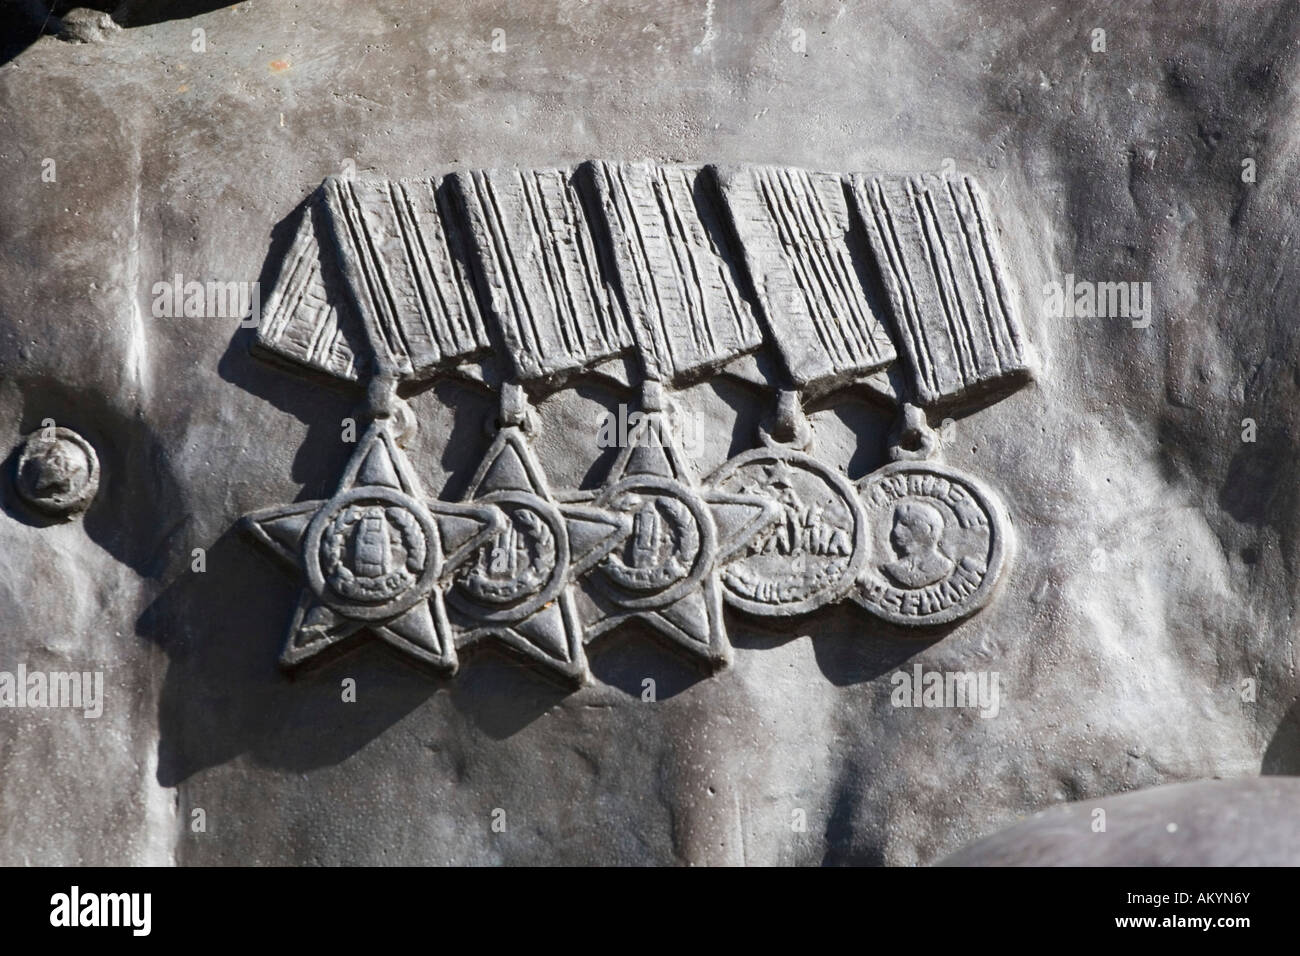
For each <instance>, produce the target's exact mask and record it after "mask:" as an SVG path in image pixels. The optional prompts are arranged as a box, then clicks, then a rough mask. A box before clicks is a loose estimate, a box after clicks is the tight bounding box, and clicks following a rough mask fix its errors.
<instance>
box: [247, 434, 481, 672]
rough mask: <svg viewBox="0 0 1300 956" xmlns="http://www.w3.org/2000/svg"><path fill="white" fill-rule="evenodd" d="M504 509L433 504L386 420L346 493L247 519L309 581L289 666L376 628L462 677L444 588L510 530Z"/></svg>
mask: <svg viewBox="0 0 1300 956" xmlns="http://www.w3.org/2000/svg"><path fill="white" fill-rule="evenodd" d="M501 520H502V518H501V514H500V512H498V511H497V510H496V509H495V508H491V507H483V506H477V505H467V504H456V503H450V502H445V501H439V500H438V499H436V498H426V497H424V495H423V494H422V492H421V491H420V486H419V482H418V480H417V479H416V477H415V473H414V471H413V470H412V469H411V465H410V463H409V462H408V461H407V459H406V455H405V454H404V453H403V452H402V451H401V449H399V448H398V447H397V443H396V442H395V441H394V439H393V436H392V433H391V431H390V428H389V426H388V424H387V422H386V421H385V420H383V419H381V420H379V421H376V422H375V423H374V424H373V425H371V426H370V428H369V429H368V430H367V431H366V434H365V435H364V437H363V438H362V439H361V441H360V443H359V444H358V446H357V449H356V451H355V452H354V453H353V455H352V458H351V460H350V461H349V462H348V466H347V468H346V469H345V470H344V473H343V478H342V480H341V481H340V482H339V486H338V491H337V492H336V493H335V494H334V496H333V497H332V498H329V499H328V500H325V501H304V502H299V503H297V504H291V505H284V506H282V507H278V508H267V509H264V510H262V511H255V512H253V513H251V514H248V515H245V516H244V518H243V521H242V522H241V524H242V526H243V527H244V528H245V529H246V530H247V531H248V532H249V533H251V534H252V536H253V537H254V538H256V539H257V540H258V541H260V542H261V543H262V544H264V545H266V546H267V547H268V548H270V549H271V551H273V552H274V553H275V554H277V555H279V556H280V557H281V558H282V559H284V560H285V561H287V562H288V563H289V564H291V565H293V566H294V567H295V568H296V569H297V570H298V572H299V574H300V575H301V576H302V577H303V578H304V579H305V580H306V582H307V587H305V588H304V589H303V591H302V595H301V597H300V599H299V601H298V607H297V610H296V611H295V612H294V616H293V623H292V624H291V625H290V627H289V635H288V639H287V640H286V642H285V646H284V651H283V653H282V655H281V657H280V663H281V664H282V665H284V666H286V667H293V666H296V665H298V664H301V663H303V662H305V661H307V660H310V659H312V658H315V657H317V656H318V655H320V654H321V653H322V652H324V651H326V650H331V649H333V650H341V649H342V646H343V645H344V643H345V642H347V641H348V638H351V637H352V636H353V635H355V634H357V633H358V632H361V631H364V630H368V631H370V632H371V633H373V634H374V635H376V636H378V637H379V638H380V639H382V640H384V641H385V642H387V643H388V644H390V645H392V646H393V647H395V648H397V649H398V650H400V651H402V652H403V653H405V654H408V655H411V656H413V657H414V658H416V659H417V660H419V661H421V662H423V663H425V664H428V665H431V666H433V667H435V668H437V669H439V670H444V671H448V672H455V670H456V650H455V646H454V643H453V641H452V639H451V636H450V628H449V626H448V623H447V616H446V610H445V607H444V604H443V593H442V591H443V588H444V585H445V583H446V580H447V576H448V575H449V574H450V573H451V572H452V571H454V570H455V568H456V567H457V566H458V565H459V564H460V563H461V562H462V561H463V560H465V559H466V558H467V557H468V556H469V555H471V554H472V553H473V552H474V550H475V548H477V547H478V545H480V544H481V543H482V542H483V541H485V540H487V539H489V538H490V537H491V536H492V535H493V534H494V533H495V532H496V531H497V530H498V529H499V527H500V525H501Z"/></svg>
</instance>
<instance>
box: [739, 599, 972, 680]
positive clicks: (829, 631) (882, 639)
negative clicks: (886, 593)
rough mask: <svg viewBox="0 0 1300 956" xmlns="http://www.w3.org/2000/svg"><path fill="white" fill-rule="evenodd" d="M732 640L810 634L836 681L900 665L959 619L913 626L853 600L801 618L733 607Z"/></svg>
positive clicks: (764, 642) (767, 644)
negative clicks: (761, 616)
mask: <svg viewBox="0 0 1300 956" xmlns="http://www.w3.org/2000/svg"><path fill="white" fill-rule="evenodd" d="M728 626H729V628H730V632H731V644H732V646H733V647H735V648H743V649H746V650H757V651H764V650H770V649H772V648H776V647H780V646H782V645H783V644H787V643H789V642H790V641H794V640H800V639H801V638H803V637H805V636H807V638H808V639H809V640H810V641H812V648H813V655H814V657H815V658H816V661H817V666H818V668H819V669H820V670H821V672H822V675H823V676H824V677H825V678H826V679H827V680H829V681H830V682H831V683H832V684H834V685H835V686H837V687H847V686H850V685H852V684H862V683H867V682H869V681H873V680H875V679H876V678H878V677H880V676H881V675H882V674H886V673H889V672H890V671H892V670H896V669H897V668H898V667H900V666H901V665H902V664H904V663H906V662H907V661H908V660H909V659H911V658H912V657H914V656H915V655H917V654H919V653H921V652H922V651H923V650H925V649H926V648H927V647H929V646H931V645H932V644H936V643H938V642H939V641H941V640H943V638H944V637H945V636H947V635H948V634H949V633H950V632H951V631H952V629H953V627H954V626H955V625H948V626H945V627H939V628H930V629H928V630H926V631H924V632H923V633H921V632H910V631H908V630H906V629H904V628H899V627H896V626H894V625H892V624H889V623H887V622H884V621H880V620H877V619H876V618H873V617H871V616H870V615H869V614H867V613H866V612H865V611H863V610H862V609H861V608H859V607H858V606H857V605H855V604H853V603H852V602H851V601H849V600H847V599H846V600H844V601H842V602H840V603H839V604H835V605H832V606H830V607H826V608H822V609H821V610H820V611H816V612H814V613H812V614H810V615H806V616H803V617H799V618H796V619H793V620H791V619H786V618H773V619H771V620H770V621H760V620H758V619H756V618H752V617H749V616H747V615H746V616H744V617H743V618H742V617H741V616H740V615H738V614H735V613H734V612H728Z"/></svg>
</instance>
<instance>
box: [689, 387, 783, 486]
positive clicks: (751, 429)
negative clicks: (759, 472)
mask: <svg viewBox="0 0 1300 956" xmlns="http://www.w3.org/2000/svg"><path fill="white" fill-rule="evenodd" d="M708 386H709V387H710V388H711V389H713V391H714V393H716V394H717V396H718V398H720V399H722V401H724V402H725V403H726V404H727V406H728V407H729V408H730V409H731V410H732V411H733V412H735V413H736V422H735V424H734V425H733V426H732V428H731V435H730V443H729V444H728V446H727V457H728V458H734V457H736V456H737V455H739V454H741V453H742V452H747V451H749V450H750V449H751V448H758V447H760V446H761V444H762V443H761V442H760V440H759V428H758V426H759V425H761V424H762V423H763V421H764V420H765V419H766V418H767V417H768V416H769V415H770V414H771V413H772V410H773V409H774V408H775V407H776V393H775V392H770V393H768V394H764V393H763V390H762V389H760V388H757V387H755V386H753V385H750V384H748V383H741V382H739V381H737V380H736V379H734V378H727V377H722V378H716V379H711V380H710V381H709V382H708ZM726 439H727V436H725V435H719V436H718V440H719V441H724V440H726ZM700 477H701V478H702V477H704V476H703V475H701V476H700Z"/></svg>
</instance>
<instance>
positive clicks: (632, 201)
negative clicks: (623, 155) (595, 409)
mask: <svg viewBox="0 0 1300 956" xmlns="http://www.w3.org/2000/svg"><path fill="white" fill-rule="evenodd" d="M585 172H586V173H587V177H586V178H589V180H590V188H592V189H593V190H594V191H595V193H596V195H597V196H598V197H599V202H600V209H601V212H602V224H603V226H604V229H605V231H606V237H605V242H606V244H607V248H608V250H609V253H610V256H611V258H612V259H613V262H614V263H615V268H616V271H617V274H618V277H619V285H620V287H621V289H622V291H623V297H624V300H625V301H626V302H627V304H628V310H629V312H630V315H631V319H632V330H633V333H634V335H635V336H636V340H637V344H638V345H639V347H640V350H641V354H642V356H643V359H642V360H643V362H644V363H646V366H647V368H648V369H649V371H650V373H651V374H652V375H653V377H655V378H667V379H668V380H670V381H683V380H691V379H695V378H699V377H701V376H702V375H704V374H707V373H708V372H711V371H716V370H717V369H719V368H720V367H721V366H723V365H725V364H726V363H727V362H729V361H731V360H732V359H734V358H736V357H737V356H739V355H743V354H745V353H746V352H752V351H753V350H754V349H755V348H757V347H758V346H759V345H760V344H761V343H762V341H763V337H762V335H761V333H760V331H759V327H758V322H757V321H756V320H755V318H754V316H753V313H752V310H751V307H750V304H749V302H748V301H747V300H746V298H745V296H744V294H743V293H742V291H741V290H740V288H739V286H738V270H737V264H736V253H735V252H734V250H732V248H731V246H730V242H729V240H728V239H727V236H726V234H725V233H724V231H723V227H722V221H721V220H722V216H721V213H720V210H719V209H718V208H717V201H716V199H715V198H714V193H715V191H716V190H715V189H714V187H713V185H712V184H711V183H710V182H709V177H708V176H706V175H704V174H703V173H702V172H701V170H700V169H698V168H690V167H682V166H676V167H674V166H665V165H661V164H658V163H645V162H641V163H609V162H600V163H591V164H588V166H587V169H586V170H585ZM583 181H585V180H580V182H583Z"/></svg>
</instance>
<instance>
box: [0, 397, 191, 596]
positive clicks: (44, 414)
mask: <svg viewBox="0 0 1300 956" xmlns="http://www.w3.org/2000/svg"><path fill="white" fill-rule="evenodd" d="M21 391H22V395H23V411H22V416H21V419H20V421H21V426H20V429H19V430H20V432H21V434H23V435H29V434H31V433H32V432H34V431H37V430H39V429H40V428H42V427H43V425H44V423H45V422H46V421H47V420H53V422H54V423H55V424H56V425H58V426H62V427H64V428H70V429H72V430H73V431H75V432H76V433H77V434H79V435H80V436H81V437H82V438H84V439H85V440H86V441H88V442H89V443H90V445H91V447H93V448H94V449H95V454H96V456H97V457H98V458H99V490H98V492H97V493H96V494H95V498H94V500H93V501H91V503H90V507H89V508H88V509H87V510H86V512H85V513H84V514H83V515H82V516H81V517H80V518H78V519H74V520H80V521H81V522H82V524H83V526H84V528H85V531H86V534H87V535H88V536H89V537H90V539H91V540H92V541H94V542H95V543H96V544H97V545H99V546H100V547H101V548H103V549H104V550H105V551H107V552H108V553H109V554H111V555H112V556H113V558H114V559H116V560H117V561H120V562H122V563H123V564H125V565H126V566H127V567H129V568H130V569H131V570H132V571H134V572H135V573H136V574H139V575H140V576H141V577H143V578H147V579H157V578H159V577H161V576H162V575H163V574H164V573H165V572H166V569H167V567H168V566H169V564H170V563H171V561H172V559H173V558H174V557H175V556H176V555H177V554H179V552H180V551H181V550H183V549H184V546H185V537H184V534H183V532H184V530H185V528H186V526H187V525H188V523H189V520H190V519H189V518H188V517H180V518H176V517H175V516H176V515H182V516H184V515H186V509H185V507H184V505H183V502H182V501H181V495H180V490H179V486H178V484H177V481H176V478H175V475H174V473H173V471H172V467H171V464H170V462H169V461H168V458H167V452H166V450H165V449H164V447H163V444H162V442H161V441H159V439H158V436H157V435H156V434H155V433H154V432H153V431H152V430H151V429H150V428H149V426H148V424H147V422H146V420H145V419H144V418H143V417H138V416H131V415H127V414H125V413H124V412H122V411H121V410H119V409H117V408H115V407H113V406H112V405H111V404H110V403H109V402H108V401H106V400H105V398H104V396H103V395H102V394H99V393H98V392H97V391H95V390H94V389H87V388H82V387H80V386H78V385H76V384H71V383H68V382H64V381H60V380H57V379H53V378H47V377H40V378H33V379H27V380H25V381H23V382H22V383H21ZM20 447H21V446H18V447H15V448H14V449H13V450H12V451H11V453H10V455H9V457H8V458H7V459H6V460H5V462H4V468H5V480H4V481H3V482H2V483H0V488H2V489H3V490H0V508H3V510H4V512H5V513H6V514H7V515H9V517H11V518H13V519H14V520H15V521H18V522H21V523H22V524H25V525H28V526H29V527H36V528H46V527H50V526H51V525H54V524H61V523H63V521H64V520H65V519H62V518H58V517H51V516H48V515H45V514H43V513H42V512H40V511H39V510H37V509H35V508H33V507H31V506H29V505H28V504H27V503H26V502H24V501H22V500H21V499H20V498H19V496H18V492H17V490H16V489H15V487H14V481H15V477H16V472H17V463H18V457H19V455H20V454H21V452H20V450H19V449H20ZM164 516H166V518H167V519H168V520H163V518H164Z"/></svg>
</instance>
